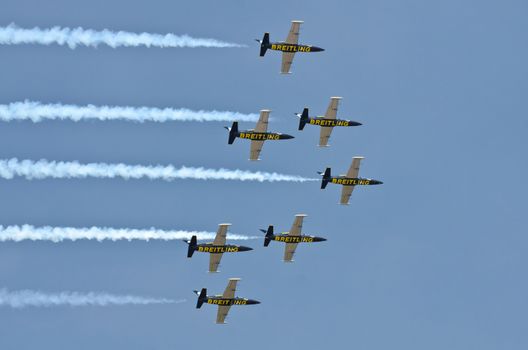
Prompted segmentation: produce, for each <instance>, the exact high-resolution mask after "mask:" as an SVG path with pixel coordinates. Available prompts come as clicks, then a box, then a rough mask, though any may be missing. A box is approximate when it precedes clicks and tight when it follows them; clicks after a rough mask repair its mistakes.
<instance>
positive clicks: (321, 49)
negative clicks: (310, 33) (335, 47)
mask: <svg viewBox="0 0 528 350" xmlns="http://www.w3.org/2000/svg"><path fill="white" fill-rule="evenodd" d="M311 51H312V52H321V51H324V49H323V48H320V47H317V46H312V50H311Z"/></svg>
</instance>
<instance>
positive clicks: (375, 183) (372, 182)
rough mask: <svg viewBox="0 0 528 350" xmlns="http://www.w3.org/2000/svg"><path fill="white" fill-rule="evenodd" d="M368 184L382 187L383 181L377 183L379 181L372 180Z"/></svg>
mask: <svg viewBox="0 0 528 350" xmlns="http://www.w3.org/2000/svg"><path fill="white" fill-rule="evenodd" d="M370 183H371V184H373V185H383V181H379V180H373V181H371V182H370Z"/></svg>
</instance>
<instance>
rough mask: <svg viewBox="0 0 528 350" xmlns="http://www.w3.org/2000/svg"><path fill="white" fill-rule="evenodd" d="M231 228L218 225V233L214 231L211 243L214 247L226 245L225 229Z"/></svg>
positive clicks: (225, 225) (226, 225)
mask: <svg viewBox="0 0 528 350" xmlns="http://www.w3.org/2000/svg"><path fill="white" fill-rule="evenodd" d="M229 226H231V224H220V225H218V231H216V237H215V239H214V241H213V244H214V245H225V243H226V235H227V228H228V227H229Z"/></svg>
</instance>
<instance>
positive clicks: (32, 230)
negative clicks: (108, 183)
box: [0, 225, 261, 243]
mask: <svg viewBox="0 0 528 350" xmlns="http://www.w3.org/2000/svg"><path fill="white" fill-rule="evenodd" d="M193 235H196V237H197V239H199V240H202V239H214V237H215V236H216V233H214V232H205V231H181V230H178V231H175V230H171V231H165V230H157V229H154V228H151V229H148V230H137V229H128V228H123V229H115V228H109V227H84V228H76V227H51V226H43V227H34V226H32V225H22V226H18V225H13V226H5V227H4V226H2V225H0V242H7V241H11V242H20V241H25V240H31V241H51V242H55V243H58V242H63V241H77V240H97V241H99V242H102V241H105V240H108V241H118V240H128V241H131V240H142V241H149V240H163V241H170V240H179V239H190V238H191V237H192V236H193ZM227 238H228V239H231V240H242V241H245V240H249V239H256V238H261V237H254V236H244V235H237V234H228V235H227Z"/></svg>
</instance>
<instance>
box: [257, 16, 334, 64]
mask: <svg viewBox="0 0 528 350" xmlns="http://www.w3.org/2000/svg"><path fill="white" fill-rule="evenodd" d="M302 23H304V22H303V21H292V24H291V28H290V32H289V33H288V37H287V38H286V40H285V41H279V42H275V43H272V42H270V35H269V33H264V36H263V37H262V40H259V39H255V40H256V41H258V42H259V43H260V56H261V57H263V56H264V55H265V54H266V51H267V50H274V51H282V66H281V73H282V74H290V73H291V72H290V67H291V65H292V62H293V57H294V56H295V53H297V52H302V53H309V52H320V51H324V49H322V48H320V47H317V46H312V45H302V44H299V29H300V28H301V24H302Z"/></svg>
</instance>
